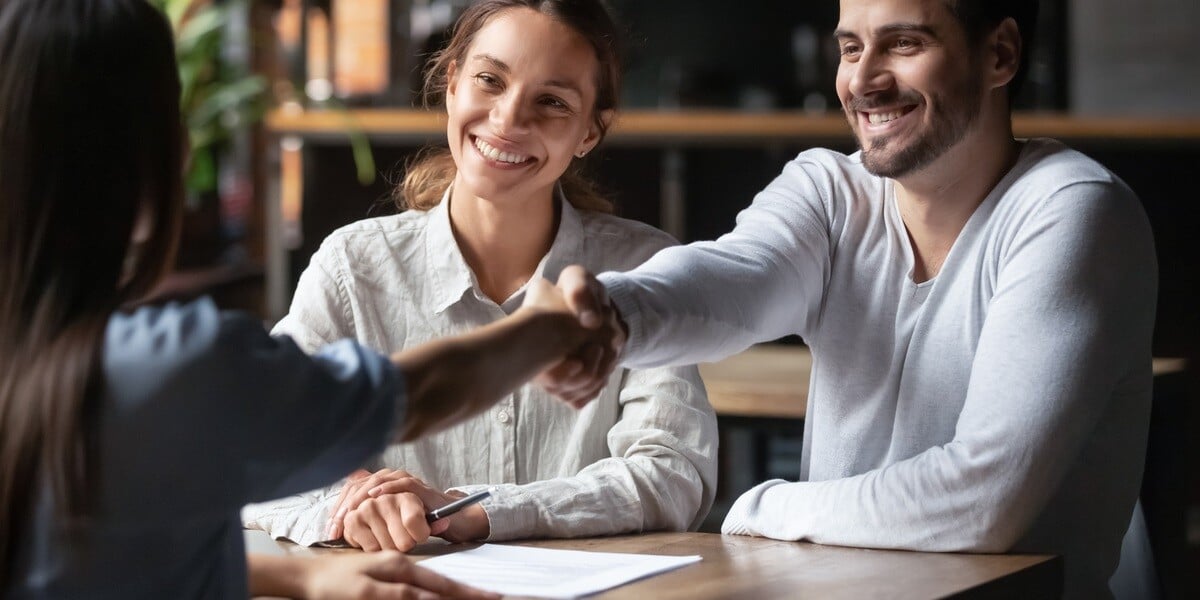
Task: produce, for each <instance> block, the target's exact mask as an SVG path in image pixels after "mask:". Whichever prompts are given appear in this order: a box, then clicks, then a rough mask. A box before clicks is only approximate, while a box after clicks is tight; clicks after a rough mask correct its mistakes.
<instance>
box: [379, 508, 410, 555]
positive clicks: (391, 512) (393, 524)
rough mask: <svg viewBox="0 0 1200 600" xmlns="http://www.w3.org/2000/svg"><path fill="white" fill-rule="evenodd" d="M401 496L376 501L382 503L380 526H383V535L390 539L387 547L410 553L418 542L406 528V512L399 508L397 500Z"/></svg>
mask: <svg viewBox="0 0 1200 600" xmlns="http://www.w3.org/2000/svg"><path fill="white" fill-rule="evenodd" d="M398 499H399V496H388V497H386V498H384V499H382V500H376V501H375V502H377V503H380V504H381V506H380V511H379V513H380V516H381V519H380V524H381V525H382V526H383V530H384V531H383V533H384V534H385V535H386V536H387V538H388V544H386V545H385V546H386V547H388V548H389V549H392V548H394V549H396V550H398V551H400V552H408V551H409V550H412V549H413V546H416V545H417V540H415V539H414V536H413V535H412V534H411V533H409V532H408V530H407V529H405V527H404V512H403V509H402V508H401V507H400V506H398V504H399V503H398V502H397V500H398Z"/></svg>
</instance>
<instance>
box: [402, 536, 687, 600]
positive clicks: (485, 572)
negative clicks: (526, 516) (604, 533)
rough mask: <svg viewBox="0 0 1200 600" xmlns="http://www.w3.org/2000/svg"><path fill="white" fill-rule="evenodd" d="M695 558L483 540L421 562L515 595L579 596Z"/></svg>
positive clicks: (479, 585)
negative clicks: (520, 544) (544, 546)
mask: <svg viewBox="0 0 1200 600" xmlns="http://www.w3.org/2000/svg"><path fill="white" fill-rule="evenodd" d="M696 562H700V557H699V556H662V555H654V554H617V553H612V552H583V551H579V550H553V549H549V548H524V547H520V546H502V545H497V544H484V545H483V546H480V547H479V548H475V549H474V550H467V551H464V552H456V553H454V554H448V555H445V556H438V557H435V558H430V559H428V560H423V561H421V562H420V563H418V564H420V565H421V566H422V567H426V568H428V569H430V570H433V571H437V572H438V573H441V574H442V575H445V576H447V577H449V578H451V579H455V580H457V581H461V582H463V583H466V584H468V585H471V586H474V587H477V588H479V589H481V590H488V591H492V592H497V593H500V594H505V595H512V596H536V597H539V598H576V597H579V596H586V595H589V594H595V593H597V592H602V591H604V590H607V589H610V588H614V587H617V586H619V585H624V584H626V583H629V582H631V581H634V580H637V579H641V578H643V577H649V576H650V575H655V574H658V573H663V572H666V571H670V570H673V569H678V568H679V567H682V566H684V565H690V564H692V563H696Z"/></svg>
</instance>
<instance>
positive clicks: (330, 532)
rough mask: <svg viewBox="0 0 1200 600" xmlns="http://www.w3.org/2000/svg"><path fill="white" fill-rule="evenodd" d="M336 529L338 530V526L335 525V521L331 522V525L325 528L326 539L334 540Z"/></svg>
mask: <svg viewBox="0 0 1200 600" xmlns="http://www.w3.org/2000/svg"><path fill="white" fill-rule="evenodd" d="M335 531H337V527H335V526H334V524H333V523H330V524H329V527H326V528H325V539H327V540H332V539H333V538H334V536H335V534H334V532H335Z"/></svg>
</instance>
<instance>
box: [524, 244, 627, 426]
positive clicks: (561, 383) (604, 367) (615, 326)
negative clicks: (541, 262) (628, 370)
mask: <svg viewBox="0 0 1200 600" xmlns="http://www.w3.org/2000/svg"><path fill="white" fill-rule="evenodd" d="M554 292H557V294H555V293H554ZM531 303H538V304H545V305H554V306H558V305H560V304H565V305H566V307H567V308H568V309H570V310H571V311H572V312H573V313H575V315H576V317H577V318H578V319H579V322H580V324H581V325H583V326H584V327H587V328H589V329H592V330H594V332H595V333H594V335H593V337H592V340H591V341H590V342H589V343H587V344H585V345H583V346H582V347H581V348H579V350H578V351H577V352H575V353H573V354H572V355H570V356H568V357H567V359H566V360H563V361H561V362H559V363H558V364H557V365H555V366H553V367H551V368H550V369H547V370H546V371H544V372H542V373H541V374H540V375H538V376H537V377H536V378H535V379H534V381H536V382H537V383H538V384H539V385H541V386H542V388H544V389H545V390H546V391H547V392H549V393H550V394H553V395H555V396H557V397H558V398H560V399H561V400H563V401H564V402H566V403H568V404H570V405H571V406H573V407H575V408H582V407H583V406H584V405H586V404H587V403H588V402H589V401H590V400H591V399H592V398H595V397H596V396H597V395H598V394H599V393H600V390H602V389H604V385H605V384H606V383H607V382H608V376H609V375H611V374H612V372H613V369H615V368H616V366H617V362H618V360H619V359H620V356H621V351H622V350H623V349H624V347H625V339H626V337H627V333H626V327H625V323H624V322H623V321H622V320H621V317H620V315H619V314H618V313H617V310H616V308H615V307H614V306H613V305H612V302H611V301H610V300H609V298H608V293H607V292H606V291H605V289H604V286H603V285H601V283H600V282H599V281H597V280H596V278H595V276H593V275H592V274H591V273H589V272H588V271H587V270H586V269H584V268H583V267H580V266H578V265H571V266H569V267H567V268H566V269H563V271H562V273H561V274H560V275H559V277H558V287H557V288H556V289H553V290H547V289H545V287H542V286H530V289H529V291H528V292H527V295H526V298H525V304H526V305H529V304H531Z"/></svg>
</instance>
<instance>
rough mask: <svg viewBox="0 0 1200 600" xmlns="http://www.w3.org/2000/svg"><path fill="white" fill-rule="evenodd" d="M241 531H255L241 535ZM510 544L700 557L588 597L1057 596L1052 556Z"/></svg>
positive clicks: (661, 536)
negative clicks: (693, 561) (696, 562)
mask: <svg viewBox="0 0 1200 600" xmlns="http://www.w3.org/2000/svg"><path fill="white" fill-rule="evenodd" d="M251 536H259V539H258V540H257V541H250V540H249V538H250V537H251ZM247 537H248V546H249V547H250V548H251V549H252V550H255V551H263V550H264V543H265V544H269V545H270V544H273V545H274V546H275V548H274V551H275V552H287V553H297V554H313V553H315V554H321V553H327V552H357V551H356V550H322V549H315V548H302V547H300V546H296V545H294V544H288V543H284V542H272V541H270V540H268V539H266V536H265V534H262V533H261V532H247ZM517 545H521V546H535V547H541V548H561V549H568V550H591V551H597V552H631V553H642V554H669V555H691V554H699V555H700V556H702V557H703V560H702V561H700V562H699V563H698V564H694V565H689V566H686V567H683V568H681V569H677V570H675V571H671V572H668V573H664V574H662V575H658V576H655V577H651V578H648V579H643V580H641V581H636V582H633V583H630V584H628V585H625V586H621V587H618V588H615V589H612V590H609V591H608V592H605V593H602V594H600V595H599V596H597V597H598V598H614V599H616V598H630V599H638V600H641V599H644V598H668V599H669V598H688V599H697V598H701V599H703V598H737V599H738V600H752V599H756V598H770V599H775V598H880V597H886V598H944V597H947V596H956V597H965V598H1022V599H1026V598H1058V597H1059V596H1060V595H1061V590H1062V560H1061V559H1059V558H1057V557H1052V556H1039V555H1007V554H1005V555H984V554H974V555H972V554H937V553H925V552H900V551H887V550H865V549H860V548H842V547H837V546H822V545H818V544H809V543H803V542H781V541H777V540H769V539H764V538H752V537H743V536H722V535H718V534H713V533H648V534H641V535H629V536H616V537H606V538H586V539H577V540H538V541H527V542H517ZM473 547H475V546H474V545H470V544H467V545H449V544H434V543H431V544H425V545H422V546H419V547H417V548H416V549H415V550H414V551H413V552H411V553H410V556H411V557H412V558H413V560H417V561H420V560H423V559H425V558H429V557H430V556H436V555H440V554H445V553H447V552H455V551H458V550H462V549H467V548H473ZM271 550H272V549H271V548H268V549H267V551H271Z"/></svg>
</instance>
